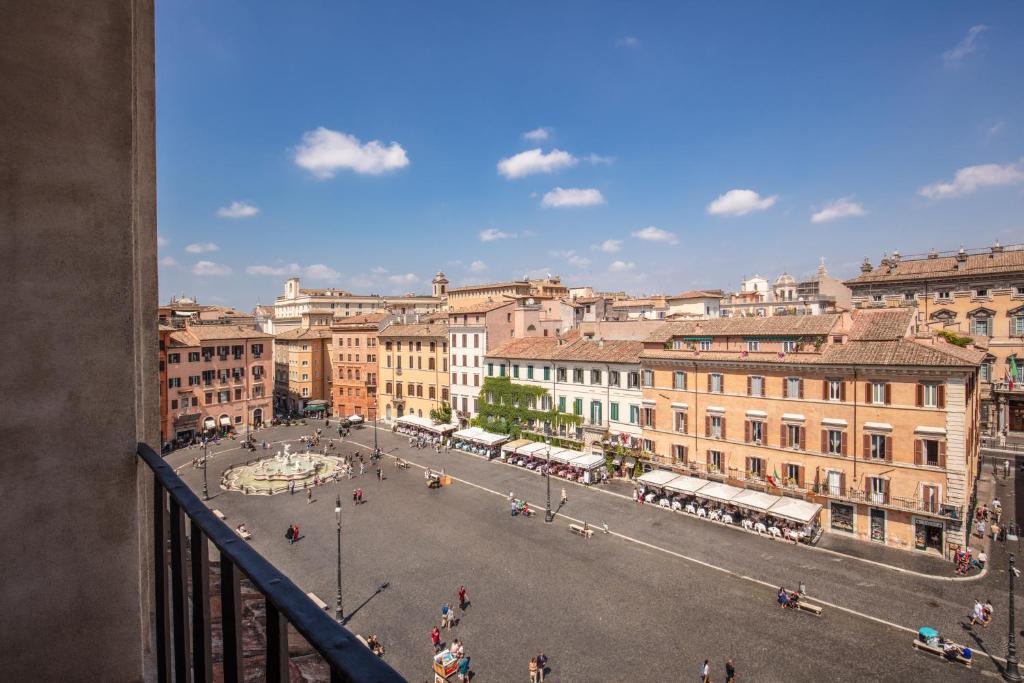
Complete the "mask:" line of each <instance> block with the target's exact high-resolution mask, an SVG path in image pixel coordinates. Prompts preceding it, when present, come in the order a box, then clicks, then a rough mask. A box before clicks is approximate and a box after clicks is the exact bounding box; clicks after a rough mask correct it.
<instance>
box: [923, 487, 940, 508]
mask: <svg viewBox="0 0 1024 683" xmlns="http://www.w3.org/2000/svg"><path fill="white" fill-rule="evenodd" d="M939 501H940V498H939V487H938V486H937V485H934V484H921V510H923V511H924V512H938V511H939Z"/></svg>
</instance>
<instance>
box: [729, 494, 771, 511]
mask: <svg viewBox="0 0 1024 683" xmlns="http://www.w3.org/2000/svg"><path fill="white" fill-rule="evenodd" d="M729 502H730V503H732V504H733V505H736V506H739V507H741V508H746V509H748V510H756V511H757V512H767V511H768V508H770V507H771V506H772V505H775V504H776V503H778V502H779V497H778V496H773V495H771V494H770V493H763V492H761V491H751V490H749V489H748V490H746V491H741V492H740V493H737V494H736V496H735V497H734V498H733V499H732V500H731V501H729Z"/></svg>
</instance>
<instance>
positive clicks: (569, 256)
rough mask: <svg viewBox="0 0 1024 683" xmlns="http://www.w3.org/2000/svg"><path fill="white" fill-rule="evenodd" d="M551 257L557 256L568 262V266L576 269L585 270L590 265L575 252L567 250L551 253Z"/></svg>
mask: <svg viewBox="0 0 1024 683" xmlns="http://www.w3.org/2000/svg"><path fill="white" fill-rule="evenodd" d="M551 253H552V255H553V256H559V257H561V258H564V259H565V260H566V261H568V262H569V265H571V266H575V267H577V268H586V267H587V266H589V265H590V259H588V258H587V257H586V256H581V255H580V254H577V253H576V250H574V249H569V250H568V251H553V252H551Z"/></svg>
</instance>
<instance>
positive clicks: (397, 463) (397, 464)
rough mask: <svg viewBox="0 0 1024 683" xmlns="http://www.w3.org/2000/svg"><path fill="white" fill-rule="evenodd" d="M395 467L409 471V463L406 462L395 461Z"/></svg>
mask: <svg viewBox="0 0 1024 683" xmlns="http://www.w3.org/2000/svg"><path fill="white" fill-rule="evenodd" d="M395 467H397V468H398V469H400V470H407V469H409V463H407V462H406V461H404V460H396V461H395Z"/></svg>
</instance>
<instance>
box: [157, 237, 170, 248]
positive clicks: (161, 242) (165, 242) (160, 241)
mask: <svg viewBox="0 0 1024 683" xmlns="http://www.w3.org/2000/svg"><path fill="white" fill-rule="evenodd" d="M170 243H171V241H170V240H169V239H167V238H166V237H164V236H163V235H157V236H156V246H158V247H166V246H167V245H168V244H170Z"/></svg>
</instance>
